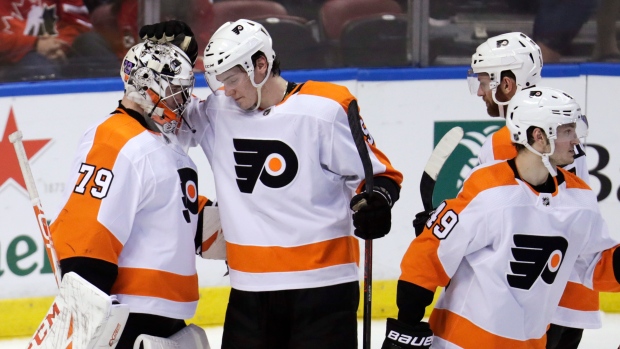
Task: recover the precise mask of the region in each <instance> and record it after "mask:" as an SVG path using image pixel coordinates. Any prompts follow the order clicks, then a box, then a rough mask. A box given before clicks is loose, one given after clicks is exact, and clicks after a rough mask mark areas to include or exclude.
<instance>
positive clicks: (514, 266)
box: [507, 234, 568, 290]
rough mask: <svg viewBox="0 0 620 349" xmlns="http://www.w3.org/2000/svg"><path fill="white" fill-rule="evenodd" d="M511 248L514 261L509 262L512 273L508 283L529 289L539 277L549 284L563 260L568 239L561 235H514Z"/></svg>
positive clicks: (515, 286)
mask: <svg viewBox="0 0 620 349" xmlns="http://www.w3.org/2000/svg"><path fill="white" fill-rule="evenodd" d="M514 244H515V247H513V248H512V256H513V257H514V259H515V260H514V261H511V262H510V269H511V271H512V274H508V275H507V278H508V284H509V285H510V286H512V287H514V288H520V289H524V290H529V289H530V288H531V287H532V285H534V282H536V280H537V279H538V277H539V276H540V278H541V279H542V280H543V281H544V282H545V283H547V284H549V285H551V284H552V283H553V281H554V280H555V277H556V275H557V273H558V270H559V269H560V266H561V265H562V262H563V261H564V254H565V253H566V249H567V248H568V241H567V240H566V239H565V238H563V237H561V236H534V235H518V234H517V235H515V236H514Z"/></svg>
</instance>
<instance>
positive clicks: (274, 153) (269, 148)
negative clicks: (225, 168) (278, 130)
mask: <svg viewBox="0 0 620 349" xmlns="http://www.w3.org/2000/svg"><path fill="white" fill-rule="evenodd" d="M233 144H234V146H235V153H234V156H235V163H236V166H235V173H236V175H237V186H238V187H239V190H240V191H241V192H242V193H248V194H249V193H252V191H253V190H254V187H255V185H256V182H258V181H259V180H260V182H261V183H262V184H264V185H265V186H267V187H269V188H282V187H284V186H286V185H288V184H289V183H291V182H292V181H293V179H294V178H295V176H296V175H297V169H298V168H299V163H298V160H297V155H295V152H294V151H293V149H291V147H289V146H288V145H287V144H286V143H284V142H281V141H274V140H262V139H233Z"/></svg>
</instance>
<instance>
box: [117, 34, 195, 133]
mask: <svg viewBox="0 0 620 349" xmlns="http://www.w3.org/2000/svg"><path fill="white" fill-rule="evenodd" d="M120 74H121V78H122V79H123V83H124V84H125V95H126V96H127V98H129V99H131V100H132V101H134V102H136V103H137V104H138V105H139V106H140V107H141V108H142V109H143V110H144V111H145V112H146V113H147V115H148V117H150V118H151V119H152V120H153V121H154V122H155V124H156V125H157V127H158V128H159V129H160V130H161V131H162V132H164V133H174V132H176V130H177V129H178V128H179V127H180V126H181V121H182V114H183V112H184V111H185V107H186V106H187V103H188V102H189V97H190V96H191V93H192V89H193V88H194V73H193V71H192V64H191V62H190V60H189V58H188V57H187V55H186V54H185V53H184V52H183V51H182V50H181V49H179V48H178V47H176V46H174V45H172V44H157V43H152V42H150V41H145V42H142V43H140V44H137V45H135V46H134V47H132V48H130V49H129V52H127V55H125V58H124V59H123V64H122V66H121V71H120Z"/></svg>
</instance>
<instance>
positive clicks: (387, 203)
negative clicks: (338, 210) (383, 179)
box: [350, 186, 392, 240]
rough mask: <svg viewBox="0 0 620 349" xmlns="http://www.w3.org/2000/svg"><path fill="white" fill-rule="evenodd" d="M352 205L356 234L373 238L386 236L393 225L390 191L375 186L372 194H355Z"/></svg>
mask: <svg viewBox="0 0 620 349" xmlns="http://www.w3.org/2000/svg"><path fill="white" fill-rule="evenodd" d="M350 207H351V209H352V210H353V211H355V213H353V226H354V227H355V236H357V237H359V238H361V239H364V240H372V239H378V238H381V237H384V236H385V235H387V233H389V232H390V228H391V226H392V199H391V197H390V193H388V191H387V190H385V189H384V188H382V187H377V186H375V187H374V188H373V192H372V193H371V194H370V196H369V195H368V194H367V193H361V194H357V195H355V196H354V197H353V198H352V199H351V204H350Z"/></svg>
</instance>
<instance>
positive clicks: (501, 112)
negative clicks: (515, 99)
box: [491, 87, 510, 119]
mask: <svg viewBox="0 0 620 349" xmlns="http://www.w3.org/2000/svg"><path fill="white" fill-rule="evenodd" d="M496 93H497V87H496V88H494V89H493V93H491V97H493V102H495V104H497V106H498V109H499V116H500V117H501V118H502V119H505V118H506V113H505V112H504V106H505V105H508V103H510V101H508V102H500V101H498V100H497V97H495V94H496Z"/></svg>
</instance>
